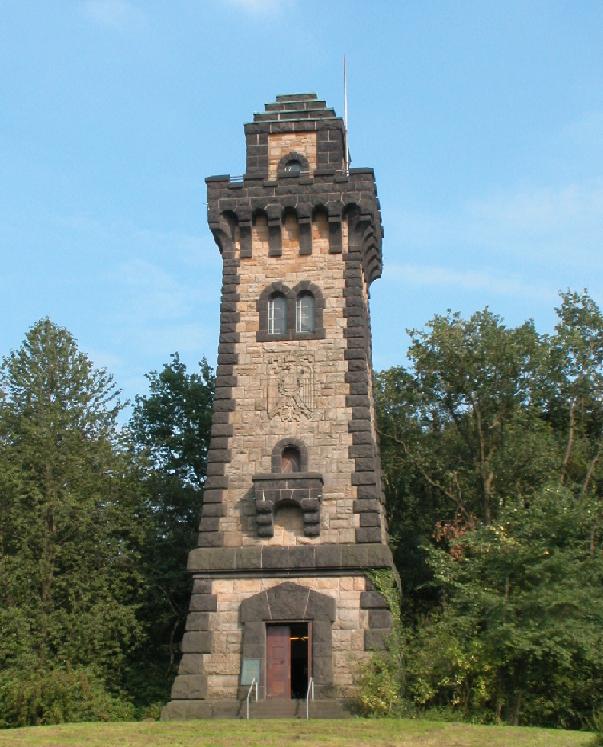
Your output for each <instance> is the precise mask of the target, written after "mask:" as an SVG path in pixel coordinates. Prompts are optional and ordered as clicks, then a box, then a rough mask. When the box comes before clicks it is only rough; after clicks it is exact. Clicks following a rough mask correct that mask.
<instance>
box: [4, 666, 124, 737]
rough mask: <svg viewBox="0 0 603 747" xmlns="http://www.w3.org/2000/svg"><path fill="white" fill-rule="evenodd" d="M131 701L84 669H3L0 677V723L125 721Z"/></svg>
mask: <svg viewBox="0 0 603 747" xmlns="http://www.w3.org/2000/svg"><path fill="white" fill-rule="evenodd" d="M133 716H134V709H133V706H132V704H131V703H129V702H128V701H126V700H124V699H121V698H119V697H117V696H115V695H113V694H111V693H109V692H108V691H107V690H106V689H105V686H104V684H103V682H102V681H101V680H100V679H99V678H98V677H97V676H96V675H95V674H94V673H93V672H91V671H90V670H87V669H82V668H80V669H67V668H66V669H60V668H55V669H50V670H48V671H35V670H31V671H26V672H23V671H16V670H13V671H5V672H3V674H2V677H1V678H0V726H4V727H7V726H9V727H10V726H12V727H14V726H28V725H38V724H58V723H61V722H63V721H127V720H131V719H133Z"/></svg>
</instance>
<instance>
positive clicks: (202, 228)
mask: <svg viewBox="0 0 603 747" xmlns="http://www.w3.org/2000/svg"><path fill="white" fill-rule="evenodd" d="M344 53H346V54H347V56H348V59H349V72H350V86H349V91H350V151H351V154H352V158H353V165H354V166H373V167H374V168H375V171H376V176H377V180H378V187H379V195H380V198H381V205H382V210H383V221H384V225H385V241H384V275H383V278H382V279H381V280H379V281H377V282H376V283H375V284H374V285H373V289H372V319H373V341H374V363H375V366H376V367H377V368H383V367H386V366H389V365H393V364H395V363H399V362H402V361H403V359H404V352H405V349H406V346H407V336H406V333H405V329H406V328H407V327H419V326H422V325H423V324H424V323H425V322H426V321H427V320H428V319H429V318H431V317H432V316H433V315H434V314H435V313H441V312H444V311H445V310H446V309H447V308H452V309H455V310H457V309H458V310H460V311H462V312H463V313H465V314H470V313H471V312H472V311H474V310H476V309H478V308H483V307H484V306H485V305H488V306H490V307H491V308H492V309H493V310H494V311H496V312H498V313H500V314H501V315H502V316H503V317H504V318H505V319H506V320H507V322H508V323H509V324H516V323H520V322H521V321H523V320H524V319H526V318H528V317H533V318H534V319H535V320H536V323H537V325H538V327H539V328H540V329H542V330H549V329H551V327H552V324H553V323H554V312H553V308H554V306H555V305H556V303H557V291H558V290H559V289H561V288H566V287H572V288H575V289H581V288H583V287H587V288H588V289H589V291H590V292H591V294H592V295H593V296H594V298H595V299H596V300H597V301H598V302H599V303H602V302H603V298H602V297H603V260H602V256H603V254H602V244H603V2H601V0H594V1H592V2H589V0H581V1H580V2H576V0H570V1H567V2H566V1H562V0H549V1H548V2H540V1H539V0H523V1H522V2H515V1H514V0H506V1H505V2H504V3H503V2H497V1H494V0H491V1H486V0H482V1H481V2H473V1H471V0H429V1H426V2H424V1H419V0H415V1H414V2H403V1H402V0H398V1H397V2H394V0H391V1H388V2H386V1H385V0H373V1H372V2H366V0H347V1H346V2H344V1H343V0H196V1H195V2H193V1H192V0H170V2H165V1H164V0H162V1H161V2H160V1H159V0H60V1H59V2H47V1H46V0H35V1H34V0H0V66H1V70H2V75H1V76H0V102H1V103H0V252H1V256H2V272H1V274H0V304H1V313H2V319H3V324H2V325H0V352H2V353H6V352H8V351H9V350H10V349H12V348H14V347H16V346H17V345H18V344H19V343H20V341H21V339H22V338H23V335H24V333H25V331H26V329H27V328H28V327H29V326H31V325H32V324H33V323H34V322H35V321H36V320H37V319H39V318H40V317H42V316H45V315H48V316H50V317H51V319H53V320H54V321H55V322H57V323H60V324H62V325H64V326H66V327H67V328H68V329H70V330H71V331H72V333H73V334H74V335H75V336H76V337H77V339H78V341H79V344H80V347H81V348H82V349H83V350H85V351H86V352H87V353H88V354H89V355H90V356H91V357H92V359H93V360H94V361H95V362H96V363H97V364H99V365H105V366H107V367H108V368H109V370H111V371H112V372H113V373H114V374H115V376H116V379H117V381H118V384H119V385H120V386H121V387H122V388H123V390H124V393H125V394H126V395H127V396H130V397H132V396H133V395H134V394H135V393H137V392H142V391H144V390H145V379H144V374H145V372H147V371H149V370H151V369H157V368H160V367H161V365H162V364H163V363H164V362H165V361H166V360H168V357H169V354H170V353H171V352H173V351H176V350H178V351H180V353H181V355H182V357H183V358H184V360H185V361H187V363H189V364H195V363H196V361H198V360H199V359H200V358H201V357H202V356H206V357H207V358H208V359H209V360H210V362H212V363H213V361H214V360H215V354H216V347H217V330H218V297H219V285H220V260H219V255H218V252H217V249H216V247H215V245H214V244H213V241H212V239H211V236H210V234H209V232H208V230H207V227H206V224H205V205H204V202H205V185H204V181H203V179H204V177H205V176H208V175H211V174H221V173H231V174H241V173H242V172H243V170H244V139H243V130H242V125H243V122H246V121H249V120H250V118H251V115H252V113H253V112H254V111H259V110H261V109H262V108H263V104H264V102H267V101H270V100H273V99H274V96H275V95H276V94H277V93H286V92H295V91H304V92H305V91H316V92H317V93H318V95H319V96H320V97H321V98H325V99H326V100H327V102H328V103H329V104H330V105H331V106H334V107H335V108H336V109H337V111H338V112H341V111H342V98H343V96H342V72H341V68H342V64H341V60H342V56H343V54H344Z"/></svg>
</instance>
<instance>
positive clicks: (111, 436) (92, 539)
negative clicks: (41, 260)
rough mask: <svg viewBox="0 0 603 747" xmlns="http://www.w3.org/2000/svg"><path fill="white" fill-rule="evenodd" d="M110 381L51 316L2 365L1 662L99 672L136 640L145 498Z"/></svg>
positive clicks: (113, 667)
mask: <svg viewBox="0 0 603 747" xmlns="http://www.w3.org/2000/svg"><path fill="white" fill-rule="evenodd" d="M121 408H122V404H121V403H120V402H119V399H118V392H117V390H116V388H115V385H114V382H113V380H112V378H111V376H110V375H109V374H107V373H106V371H104V370H102V369H101V370H99V369H95V368H94V367H93V365H92V363H91V361H90V360H89V359H88V358H87V357H86V356H85V355H84V354H83V353H82V352H80V351H79V350H78V348H77V345H76V343H75V340H74V339H73V337H72V336H71V335H70V334H69V332H68V331H67V330H65V329H63V328H61V327H58V326H57V325H55V324H53V323H52V322H51V321H50V320H49V319H43V320H41V321H40V322H38V323H37V324H35V325H34V326H33V327H32V328H31V329H30V330H29V332H28V333H27V335H26V338H25V340H24V342H23V344H22V346H21V347H20V348H19V349H18V350H16V351H15V352H13V353H11V354H10V355H9V356H8V357H6V358H5V359H4V361H3V363H2V367H1V368H0V610H1V612H0V617H1V626H2V629H3V631H6V632H7V635H6V636H5V635H3V636H2V638H1V640H0V666H1V667H2V668H4V669H5V674H6V672H11V673H12V674H11V676H13V677H17V678H18V677H19V676H20V673H23V672H24V671H26V670H27V669H37V670H40V671H47V670H49V669H52V668H53V667H65V666H67V667H80V666H84V667H89V666H92V667H93V668H94V669H95V671H96V672H97V673H99V674H100V676H102V678H103V679H104V681H105V682H107V683H108V684H109V685H110V686H112V687H117V686H118V685H119V683H120V679H121V676H122V674H123V665H124V661H125V658H126V656H127V653H128V651H129V650H131V648H132V647H133V646H134V645H135V643H136V642H137V641H138V639H139V637H140V633H141V627H140V624H139V622H138V620H137V617H136V612H137V607H138V604H139V587H140V583H141V580H142V579H141V576H140V573H139V547H140V540H141V536H142V528H141V522H140V518H141V517H140V511H139V507H140V494H139V489H138V486H137V482H136V474H135V473H133V471H132V469H131V459H130V455H129V454H128V451H127V449H126V448H125V447H124V445H123V443H122V442H121V439H120V434H119V430H118V426H117V416H118V414H119V412H120V410H121Z"/></svg>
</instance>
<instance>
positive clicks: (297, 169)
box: [283, 158, 302, 176]
mask: <svg viewBox="0 0 603 747" xmlns="http://www.w3.org/2000/svg"><path fill="white" fill-rule="evenodd" d="M301 170H302V164H301V161H300V160H299V159H297V158H292V159H291V160H289V161H287V163H286V164H285V168H284V169H283V172H284V173H285V174H286V175H287V176H299V175H300V174H301Z"/></svg>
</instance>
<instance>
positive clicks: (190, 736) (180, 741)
mask: <svg viewBox="0 0 603 747" xmlns="http://www.w3.org/2000/svg"><path fill="white" fill-rule="evenodd" d="M592 738H593V737H592V734H588V733H586V732H576V731H562V730H560V729H535V728H527V727H511V726H471V725H469V724H456V723H443V722H430V721H419V720H405V719H403V720H399V721H398V720H393V719H391V720H390V719H383V720H378V721H376V720H375V721H373V720H368V719H348V720H343V721H334V720H333V721H330V720H326V719H324V720H316V721H300V720H294V719H278V720H257V721H236V720H228V721H227V720H204V721H169V722H140V723H94V724H61V725H60V726H32V727H28V728H24V729H7V730H4V731H0V747H9V745H10V747H266V746H267V745H268V746H270V745H272V746H275V747H276V746H280V745H287V746H288V747H365V745H366V747H589V745H590V743H591V742H592Z"/></svg>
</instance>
